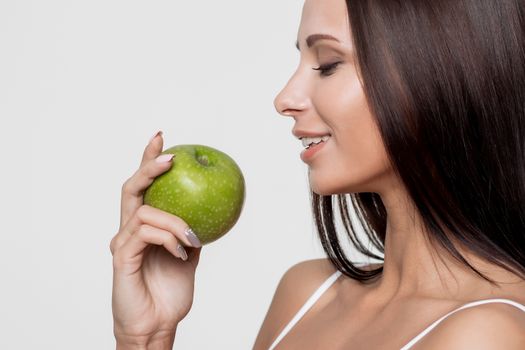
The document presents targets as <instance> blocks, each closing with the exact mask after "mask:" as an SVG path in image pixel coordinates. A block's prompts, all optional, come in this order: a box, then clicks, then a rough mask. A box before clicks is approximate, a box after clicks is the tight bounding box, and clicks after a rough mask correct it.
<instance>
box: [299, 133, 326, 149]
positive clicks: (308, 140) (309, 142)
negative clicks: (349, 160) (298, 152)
mask: <svg viewBox="0 0 525 350" xmlns="http://www.w3.org/2000/svg"><path fill="white" fill-rule="evenodd" d="M329 138H330V135H324V136H321V137H303V138H301V141H302V143H303V146H304V147H306V148H309V147H310V146H311V145H312V144H314V143H315V144H318V143H321V142H325V141H326V140H328V139H329Z"/></svg>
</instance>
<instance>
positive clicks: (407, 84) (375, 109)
mask: <svg viewBox="0 0 525 350" xmlns="http://www.w3.org/2000/svg"><path fill="white" fill-rule="evenodd" d="M346 4H347V8H348V15H349V19H350V31H351V34H352V36H353V41H354V47H355V55H356V62H357V66H358V67H359V69H358V71H359V73H360V78H361V81H362V83H363V88H364V91H365V95H366V96H367V100H368V103H369V106H370V108H371V111H372V114H373V115H374V116H375V118H376V123H377V125H378V128H379V130H380V133H381V137H382V140H383V142H384V145H385V148H386V151H387V154H388V157H389V160H390V162H391V164H392V166H393V169H394V172H395V173H396V175H397V176H398V177H399V178H400V179H401V181H402V182H403V184H404V186H405V187H406V189H407V191H408V194H409V195H410V198H411V200H412V201H413V202H414V205H415V206H416V208H417V210H418V212H419V214H420V215H421V217H422V219H423V222H424V225H425V229H426V230H427V231H428V232H427V233H425V234H428V236H427V238H428V239H429V241H430V242H432V243H436V242H437V243H438V247H440V248H443V249H444V251H446V252H448V253H450V254H451V256H453V257H454V258H455V259H457V260H458V261H460V262H462V263H464V264H466V265H467V266H469V267H470V268H471V269H472V270H473V271H475V272H476V273H477V274H478V275H479V276H482V277H483V278H485V279H486V280H487V281H489V282H491V283H494V281H492V280H491V279H489V278H488V277H486V276H485V275H483V274H482V273H480V272H479V271H478V270H476V269H475V268H474V267H473V266H471V265H470V264H469V263H468V262H467V261H466V260H465V258H464V257H463V256H462V255H461V254H460V253H459V252H458V251H457V250H456V245H455V244H460V245H462V246H464V247H466V248H467V249H469V250H470V251H472V252H473V253H474V254H476V255H477V256H479V257H481V258H483V259H485V260H487V261H489V262H491V263H494V264H496V265H498V266H500V267H503V268H505V269H507V270H508V271H510V272H512V273H516V274H521V276H522V277H523V278H525V2H524V1H521V0H453V1H452V0H450V1H445V0H444V1H435V0H427V1H424V0H403V1H400V0H392V1H382V0H369V1H365V0H361V1H359V0H347V1H346ZM311 198H312V209H313V212H314V216H315V223H316V226H317V229H318V233H319V237H320V240H321V243H322V246H323V249H324V250H325V252H326V253H327V255H328V257H329V258H330V260H331V261H332V263H333V264H334V266H335V267H337V269H338V270H340V271H341V272H343V273H344V274H346V275H348V276H350V277H352V278H354V279H357V280H360V281H362V282H366V281H368V280H371V279H373V278H374V277H376V276H378V275H380V274H381V273H382V267H381V268H378V269H375V270H372V271H366V270H362V269H359V268H358V267H356V265H354V264H353V263H352V262H351V261H349V260H348V259H347V258H346V256H345V253H344V252H343V249H342V248H341V245H340V242H339V238H338V235H337V230H336V218H335V217H334V212H335V213H337V214H338V215H339V216H340V218H341V220H342V223H343V227H344V229H345V232H346V236H347V237H348V238H349V239H350V240H351V242H352V244H353V246H354V247H355V248H356V249H357V250H358V251H359V252H361V253H363V254H364V255H366V256H369V257H371V258H374V259H380V260H383V258H382V257H381V256H377V255H376V254H374V253H373V252H372V251H370V250H369V249H368V248H367V247H366V246H365V245H364V244H363V243H362V242H360V240H359V238H358V237H357V234H356V228H355V227H354V224H353V222H352V220H351V219H350V210H352V211H353V213H354V214H355V215H356V217H357V218H358V219H359V222H360V224H361V226H362V228H363V229H364V232H365V233H366V235H367V236H368V239H369V240H370V243H371V244H372V245H373V246H374V247H375V248H377V249H378V250H379V251H380V252H382V253H384V243H385V236H386V218H387V212H386V210H385V207H384V205H383V203H382V201H381V198H380V196H379V195H378V194H377V193H351V194H338V195H332V196H322V195H318V194H316V193H313V192H311ZM348 199H350V201H351V202H350V204H351V205H350V207H349V205H348ZM334 207H335V208H334ZM454 242H455V243H454Z"/></svg>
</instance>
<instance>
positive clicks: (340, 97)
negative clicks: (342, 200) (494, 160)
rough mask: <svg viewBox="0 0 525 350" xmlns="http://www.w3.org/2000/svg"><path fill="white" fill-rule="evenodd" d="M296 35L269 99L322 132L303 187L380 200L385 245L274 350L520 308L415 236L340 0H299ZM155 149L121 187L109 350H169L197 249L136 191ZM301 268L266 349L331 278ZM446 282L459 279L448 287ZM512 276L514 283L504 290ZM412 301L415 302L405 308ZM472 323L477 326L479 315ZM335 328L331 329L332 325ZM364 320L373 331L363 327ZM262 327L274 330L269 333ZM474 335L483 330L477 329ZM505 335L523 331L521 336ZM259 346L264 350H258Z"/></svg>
mask: <svg viewBox="0 0 525 350" xmlns="http://www.w3.org/2000/svg"><path fill="white" fill-rule="evenodd" d="M314 33H328V34H331V35H333V36H335V37H337V38H338V39H339V40H340V43H339V44H336V43H334V42H328V41H320V42H318V43H317V44H316V46H314V47H312V48H306V43H305V39H306V37H307V36H309V35H310V34H314ZM298 40H299V43H300V48H301V61H300V64H299V67H298V69H297V71H296V72H295V73H294V75H293V76H292V78H291V79H290V81H289V83H288V84H287V85H286V87H285V88H284V89H283V91H282V92H281V93H280V94H279V95H278V96H277V97H276V99H275V107H276V109H277V110H278V112H279V113H281V114H282V115H286V116H290V117H292V118H293V119H294V121H295V126H294V129H295V131H296V132H298V131H299V130H303V131H304V130H307V131H312V132H316V133H321V134H326V133H329V134H331V135H332V136H331V138H330V140H329V141H328V142H327V143H326V144H325V145H324V148H323V149H322V150H321V151H320V152H318V153H317V154H316V155H315V156H314V157H313V158H312V159H311V160H309V161H308V165H309V179H310V184H311V186H312V189H313V190H314V191H315V192H317V193H319V194H335V193H350V192H364V191H366V192H376V193H378V194H379V195H380V196H381V198H382V200H383V203H384V204H385V206H386V209H387V211H388V222H387V239H386V246H385V263H384V271H383V276H382V277H381V278H380V279H379V280H378V281H377V282H375V283H374V284H372V285H369V286H367V287H366V288H365V287H363V286H360V285H359V284H356V282H355V281H353V280H351V279H348V278H346V279H345V278H343V279H339V280H338V281H337V282H336V286H335V287H336V288H333V289H331V290H329V291H328V292H327V293H326V295H325V297H326V298H323V300H321V301H320V302H318V303H316V304H315V305H314V307H313V308H312V310H311V311H310V312H309V313H308V314H307V315H306V316H305V318H303V319H302V320H301V322H300V323H299V324H298V325H296V327H295V328H294V329H293V330H292V332H291V333H290V334H289V335H288V336H287V337H285V338H284V339H283V342H282V343H281V344H280V345H279V349H306V348H312V346H313V344H315V343H314V341H316V342H318V343H319V344H328V342H330V341H335V342H337V344H334V346H333V347H330V348H332V349H348V348H352V349H385V348H386V347H385V346H386V345H390V346H391V345H392V344H394V345H397V344H398V343H399V344H400V343H401V342H402V341H403V340H404V339H395V341H394V342H392V341H391V339H389V338H388V336H389V334H396V335H399V336H404V335H406V334H410V333H411V332H413V331H414V330H415V329H417V328H416V326H421V325H422V324H429V322H431V321H433V320H435V319H436V318H437V317H438V316H440V315H442V314H443V313H444V311H448V310H450V309H451V308H452V307H456V306H457V304H458V303H457V302H458V301H470V300H475V299H478V298H483V297H487V296H490V295H499V296H506V297H509V298H512V299H514V300H516V301H518V302H521V303H525V299H524V297H523V296H524V295H525V286H524V281H519V280H518V278H517V277H516V276H514V275H512V274H510V273H509V272H507V271H505V270H502V269H500V268H498V267H495V266H491V265H488V264H486V263H485V262H484V261H480V260H478V259H476V258H475V257H473V256H470V255H469V254H468V252H466V251H464V250H462V249H460V251H461V252H462V253H463V254H464V256H466V257H467V259H469V260H470V262H471V264H473V265H474V266H475V267H477V268H478V269H479V270H481V271H482V272H484V273H486V274H487V275H488V276H489V277H491V278H494V279H496V280H497V281H500V282H502V283H503V284H502V285H503V286H504V287H502V288H501V289H498V290H494V289H493V287H490V285H489V284H488V282H486V281H485V280H482V279H481V278H480V277H478V276H477V275H475V274H474V273H473V272H470V271H469V270H467V269H466V268H465V267H463V266H461V265H457V264H456V263H455V262H454V261H452V260H451V259H448V258H447V257H446V256H445V255H443V256H442V257H443V259H444V262H445V263H447V264H448V266H446V265H444V263H442V262H441V261H440V260H439V259H438V260H436V259H433V256H432V250H431V247H429V246H428V244H427V243H426V242H425V241H424V239H423V238H422V237H423V236H422V234H421V232H422V229H421V220H420V218H419V217H418V216H417V215H416V212H415V211H414V208H413V206H412V205H411V202H410V199H409V198H408V197H407V194H406V190H405V189H404V188H403V186H402V184H401V183H400V182H399V181H398V179H396V178H395V176H394V175H393V172H392V169H391V168H390V166H389V164H388V161H387V158H386V153H385V150H384V147H383V145H382V142H381V139H380V137H379V134H378V131H377V128H376V126H375V124H374V119H373V117H372V115H371V114H370V111H369V108H368V106H367V103H366V98H365V96H364V94H363V90H362V86H361V84H360V81H359V79H358V75H357V70H356V67H355V65H354V63H353V59H352V42H351V37H350V34H349V23H348V17H347V13H346V6H345V3H344V1H342V0H307V1H306V2H305V6H304V9H303V15H302V19H301V25H300V29H299V34H298ZM334 60H340V61H341V62H342V63H341V64H340V65H339V66H338V67H337V68H336V69H335V70H334V74H333V75H331V76H329V77H321V76H319V72H318V71H315V70H312V69H311V68H316V67H318V66H319V64H326V63H333V61H334ZM162 146H163V140H162V135H158V134H157V135H156V136H155V137H154V138H153V139H152V140H151V141H150V142H149V143H148V145H147V146H146V148H145V150H144V154H143V156H142V161H141V164H140V166H139V168H138V170H137V171H136V172H135V173H134V174H133V175H132V176H131V177H130V178H129V179H128V180H126V182H125V183H124V185H123V186H122V199H121V218H120V226H119V229H118V232H117V233H116V234H115V236H114V237H113V238H112V240H111V243H110V250H111V253H112V255H113V297H112V311H113V319H114V334H115V339H116V344H117V349H171V348H172V347H173V344H174V338H175V333H176V329H177V325H178V323H179V322H180V321H181V320H182V319H183V318H184V317H185V316H186V315H187V314H188V312H189V311H190V309H191V306H192V303H193V294H194V281H195V271H196V268H197V265H198V262H199V257H200V251H201V248H200V247H199V246H192V245H191V242H190V241H189V240H188V238H187V237H186V236H185V234H184V231H185V229H186V228H187V227H188V225H187V223H185V222H184V221H183V220H182V219H180V218H178V217H176V216H174V215H171V214H168V213H165V212H163V211H161V210H158V209H155V208H153V207H149V206H147V205H143V192H144V190H145V189H146V188H147V187H148V186H149V185H150V184H151V183H152V182H153V180H154V179H155V177H157V176H159V175H160V174H162V173H164V172H165V171H167V170H168V169H170V167H171V164H172V162H171V161H166V162H157V161H156V159H157V157H158V156H159V155H160V154H161V152H162ZM179 244H180V245H183V246H184V247H185V250H186V252H187V257H186V256H185V255H186V254H181V252H180V250H178V249H177V246H178V245H179ZM163 248H164V249H163ZM180 258H182V260H181V259H180ZM324 264H325V265H327V264H328V262H326V261H325V262H324ZM319 265H321V264H319ZM304 266H308V267H307V268H306V269H303V270H296V272H295V273H293V274H292V275H293V276H292V277H294V278H296V277H300V278H299V279H300V282H297V284H296V283H295V282H294V283H288V287H286V288H284V293H282V294H283V295H284V297H283V298H281V297H277V298H276V299H275V300H276V305H278V306H277V307H275V308H271V310H270V311H269V315H270V317H269V318H268V319H269V320H271V321H269V324H268V327H263V331H262V332H261V335H260V338H259V339H261V342H267V343H269V342H270V341H271V340H272V339H273V338H272V337H273V336H275V335H276V334H275V332H276V329H275V326H279V325H281V324H283V322H288V320H289V317H292V315H293V314H294V313H295V312H296V309H293V310H292V309H287V305H288V308H289V305H296V306H297V307H299V306H300V304H301V303H302V302H304V301H305V300H299V299H301V298H299V297H298V296H297V293H301V291H302V290H303V288H297V287H298V286H299V287H303V286H305V285H306V286H307V288H304V289H305V290H308V291H310V290H312V288H314V287H315V288H316V287H317V286H318V284H319V283H320V281H322V280H323V279H324V278H326V277H327V276H326V273H332V272H333V271H329V269H330V268H333V267H332V266H328V267H326V266H325V268H320V267H319V266H318V264H317V263H315V264H311V263H308V264H306V265H304ZM315 271H317V272H315ZM313 275H315V276H316V277H315V278H313V277H312V276H313ZM456 279H457V281H461V284H458V283H454V282H456ZM517 280H518V282H520V283H517V284H516V283H515V284H510V283H511V282H516V281H517ZM292 282H293V281H292ZM505 283H508V284H506V285H505ZM287 289H289V291H290V293H288V292H287V291H286V290H287ZM292 292H293V293H295V294H292ZM312 292H313V290H312ZM276 294H280V293H279V292H276ZM305 297H306V296H305ZM407 300H408V301H407ZM416 300H419V301H420V303H419V304H417V303H414V301H416ZM431 300H448V301H449V302H448V303H447V304H446V305H444V304H439V307H438V306H436V305H437V304H436V303H430V302H429V301H431ZM422 301H423V302H422ZM450 301H452V303H450ZM410 303H411V304H410ZM281 306H282V307H281ZM493 306H494V305H489V307H493ZM421 310H423V311H421ZM489 311H491V312H492V311H493V310H492V309H489ZM507 311H508V310H507ZM513 312H516V311H515V310H513ZM273 315H277V316H276V317H274V316H273ZM490 315H493V314H492V313H491V314H490ZM474 316H475V319H478V320H485V319H489V317H478V315H477V314H476V315H474ZM520 316H521V315H520ZM356 318H357V319H356ZM523 323H524V324H525V321H524V322H523ZM333 324H336V325H338V327H330V325H333ZM370 324H371V325H375V326H376V327H370V328H367V327H366V326H367V325H370ZM468 324H472V322H471V320H467V322H466V323H465V324H459V325H456V324H453V326H454V327H453V328H454V329H464V328H465V325H468ZM343 325H345V327H342V326H343ZM496 325H499V327H503V328H501V329H498V330H496V332H495V333H496V334H507V335H508V334H509V332H508V329H509V328H506V324H504V323H503V322H499V323H496ZM476 326H478V325H476ZM349 327H350V328H349ZM351 327H354V329H352V328H351ZM355 327H361V328H360V329H356V328H355ZM267 329H270V330H271V329H273V331H268V332H267V331H265V330H267ZM367 329H372V330H374V329H380V330H388V331H389V332H390V333H389V332H382V333H384V334H381V335H380V336H378V335H377V334H367V333H366V330H367ZM479 329H483V328H477V329H476V330H479ZM523 329H525V325H524V328H523ZM443 331H445V329H443ZM294 332H295V336H294V334H293V333H294ZM337 332H339V333H337ZM490 332H492V333H494V325H493V324H489V325H488V328H487V331H486V332H483V330H482V334H483V333H490ZM515 333H516V334H525V332H523V331H521V330H518V331H516V332H515ZM435 334H436V337H437V338H434V339H439V340H440V341H441V339H445V338H446V337H441V336H439V332H435ZM308 335H310V336H308ZM507 335H506V336H507ZM426 341H427V342H429V343H427V344H425V343H422V344H421V345H420V346H421V347H420V348H414V350H416V349H418V350H419V349H443V348H446V349H450V348H451V347H450V346H448V345H447V344H446V343H435V344H433V345H432V341H433V338H432V337H429V338H428V339H427V340H426ZM258 344H259V342H258ZM266 345H269V344H266ZM303 345H304V346H303ZM258 348H259V347H258ZM260 348H261V349H266V346H260ZM461 348H476V349H480V348H481V347H480V346H477V345H474V346H463V347H461ZM504 348H510V347H507V346H504ZM517 348H522V347H517Z"/></svg>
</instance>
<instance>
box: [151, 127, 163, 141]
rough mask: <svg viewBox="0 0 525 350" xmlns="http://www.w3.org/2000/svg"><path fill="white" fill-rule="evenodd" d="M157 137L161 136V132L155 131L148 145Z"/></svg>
mask: <svg viewBox="0 0 525 350" xmlns="http://www.w3.org/2000/svg"><path fill="white" fill-rule="evenodd" d="M157 135H162V130H159V131H157V132H156V133H155V135H153V136H152V137H151V138H150V139H149V141H148V143H151V141H153V139H154V138H155V137H157Z"/></svg>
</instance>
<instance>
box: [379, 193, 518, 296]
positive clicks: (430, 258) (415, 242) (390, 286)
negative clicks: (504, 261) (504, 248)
mask: <svg viewBox="0 0 525 350" xmlns="http://www.w3.org/2000/svg"><path fill="white" fill-rule="evenodd" d="M391 188H393V187H391ZM380 195H381V199H382V201H383V203H384V205H385V207H386V210H387V213H388V215H387V228H386V241H385V258H384V265H383V274H382V276H381V277H380V278H379V279H378V280H377V281H376V282H374V283H373V284H372V285H370V286H369V288H370V293H369V295H370V298H371V300H374V302H376V303H388V302H391V301H393V300H396V299H401V298H406V297H411V298H413V297H425V298H438V299H445V298H446V299H454V300H458V299H463V298H465V299H469V298H471V297H472V296H473V295H475V294H476V293H478V294H479V295H483V293H484V292H485V293H486V292H487V291H488V290H492V289H494V288H495V287H493V286H492V285H491V284H490V283H489V282H488V281H486V280H485V279H483V278H482V277H481V276H479V275H477V274H476V273H475V272H474V271H472V270H471V269H470V268H469V267H468V266H467V265H465V264H462V263H460V262H459V261H456V260H455V259H454V258H453V257H451V256H450V255H449V254H447V253H445V252H444V251H443V250H439V249H437V250H436V249H435V248H434V247H433V246H432V245H431V243H430V242H429V241H427V240H426V238H425V236H424V234H423V232H424V230H423V225H422V220H421V217H420V216H419V215H418V214H416V210H415V209H414V207H413V206H412V205H410V201H409V200H407V197H406V196H404V195H401V194H400V193H394V192H389V193H386V194H385V193H383V194H380ZM400 198H401V199H400ZM456 249H457V250H458V251H459V252H460V253H461V254H462V255H463V257H464V258H465V259H466V260H467V261H468V262H469V263H470V264H471V265H472V266H473V267H475V268H476V269H478V271H480V272H481V273H483V274H485V275H486V276H488V277H489V278H492V279H494V280H495V281H496V282H502V283H512V282H514V283H515V282H517V281H519V278H517V276H516V275H513V274H511V273H510V272H508V271H506V270H504V269H502V268H500V267H499V266H496V265H489V264H488V263H487V262H485V261H483V260H482V259H479V258H477V257H476V256H474V255H473V254H470V253H469V252H468V251H467V250H464V249H461V248H460V247H458V246H456Z"/></svg>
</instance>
